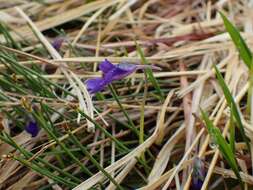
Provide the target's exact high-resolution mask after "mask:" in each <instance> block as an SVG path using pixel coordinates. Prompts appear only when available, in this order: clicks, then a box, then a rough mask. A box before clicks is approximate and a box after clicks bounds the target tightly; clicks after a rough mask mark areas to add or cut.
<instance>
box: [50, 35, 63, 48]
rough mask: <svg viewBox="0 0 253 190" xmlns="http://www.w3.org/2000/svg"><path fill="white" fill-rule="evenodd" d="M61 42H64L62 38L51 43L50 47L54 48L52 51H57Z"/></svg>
mask: <svg viewBox="0 0 253 190" xmlns="http://www.w3.org/2000/svg"><path fill="white" fill-rule="evenodd" d="M63 42H64V38H62V37H58V38H55V39H54V41H53V42H52V46H53V47H54V49H56V50H57V51H59V50H60V48H61V46H62V44H63Z"/></svg>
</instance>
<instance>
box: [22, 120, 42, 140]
mask: <svg viewBox="0 0 253 190" xmlns="http://www.w3.org/2000/svg"><path fill="white" fill-rule="evenodd" d="M25 130H26V132H27V133H29V134H31V135H32V137H36V136H37V135H38V133H39V130H40V129H39V127H38V125H37V123H36V122H35V121H30V122H29V123H28V124H27V125H26V127H25Z"/></svg>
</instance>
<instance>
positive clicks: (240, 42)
mask: <svg viewBox="0 0 253 190" xmlns="http://www.w3.org/2000/svg"><path fill="white" fill-rule="evenodd" d="M220 15H221V17H222V19H223V22H224V25H225V27H226V30H227V32H228V33H229V35H230V37H231V38H232V40H233V42H234V44H235V46H236V47H237V49H238V51H239V54H240V56H241V58H242V60H243V61H244V63H245V64H246V65H247V66H248V68H249V69H250V68H251V67H252V53H251V51H250V49H249V48H248V46H247V44H246V43H245V41H244V39H243V38H242V36H241V35H240V33H239V31H238V30H237V29H236V27H234V26H233V24H232V23H231V22H230V21H229V20H228V19H227V17H226V16H225V15H224V14H222V13H221V12H220Z"/></svg>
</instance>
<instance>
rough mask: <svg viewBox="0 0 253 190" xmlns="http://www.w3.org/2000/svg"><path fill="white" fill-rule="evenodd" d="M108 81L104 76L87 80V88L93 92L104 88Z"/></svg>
mask: <svg viewBox="0 0 253 190" xmlns="http://www.w3.org/2000/svg"><path fill="white" fill-rule="evenodd" d="M106 85H107V84H106V83H105V81H104V79H103V78H94V79H89V80H87V81H86V86H87V90H88V91H89V92H90V93H91V94H93V93H96V92H99V91H101V90H103V89H104V88H105V87H106Z"/></svg>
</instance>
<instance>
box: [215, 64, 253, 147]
mask: <svg viewBox="0 0 253 190" xmlns="http://www.w3.org/2000/svg"><path fill="white" fill-rule="evenodd" d="M214 68H215V72H216V76H217V79H218V82H219V84H220V86H221V88H222V91H223V93H224V96H225V99H226V101H227V104H228V105H229V107H230V110H232V113H233V117H234V119H235V121H236V124H237V126H238V128H239V131H240V134H241V136H242V138H243V141H244V142H245V143H246V144H247V147H248V150H249V151H250V144H249V140H248V138H247V137H246V134H245V130H244V127H243V124H242V121H241V117H240V114H239V111H238V108H237V106H236V103H235V101H234V98H233V96H232V94H231V93H230V91H229V88H228V86H227V85H226V83H225V81H224V79H223V77H222V75H221V73H220V71H219V69H218V68H217V67H216V66H214Z"/></svg>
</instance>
